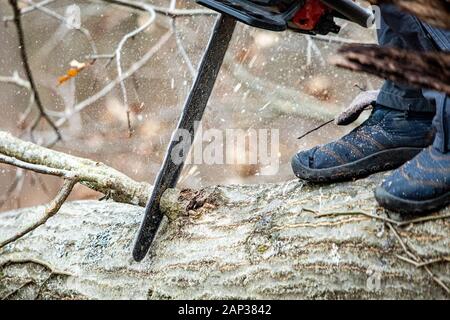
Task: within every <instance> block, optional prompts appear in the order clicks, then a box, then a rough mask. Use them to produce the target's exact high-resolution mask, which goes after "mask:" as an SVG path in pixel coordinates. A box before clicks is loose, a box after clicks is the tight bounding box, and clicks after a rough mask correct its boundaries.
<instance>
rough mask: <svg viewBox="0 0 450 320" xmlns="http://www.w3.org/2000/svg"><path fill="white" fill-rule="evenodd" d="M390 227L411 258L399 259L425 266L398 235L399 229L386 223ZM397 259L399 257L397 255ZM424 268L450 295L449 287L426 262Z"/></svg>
mask: <svg viewBox="0 0 450 320" xmlns="http://www.w3.org/2000/svg"><path fill="white" fill-rule="evenodd" d="M386 224H387V225H388V227H389V229H390V230H391V231H392V233H393V234H394V236H395V237H396V238H397V240H398V242H399V243H400V245H401V247H402V249H403V251H404V252H405V253H406V254H407V255H408V256H409V258H405V257H402V258H399V259H401V260H402V261H405V262H408V263H411V264H413V265H415V266H417V265H418V264H423V263H424V261H423V260H422V259H421V258H420V257H418V256H417V255H415V254H414V253H413V252H412V251H411V250H410V249H409V248H408V246H407V245H406V244H405V242H404V241H403V239H402V237H401V236H400V234H399V233H398V231H397V229H395V227H394V226H393V225H392V224H391V223H389V222H388V223H386ZM397 257H399V256H398V255H397ZM423 268H424V269H425V271H426V272H427V273H428V275H429V276H430V277H431V278H432V279H433V281H434V282H436V283H437V284H438V285H439V286H441V287H442V288H443V289H444V290H445V291H446V292H447V293H448V294H450V289H449V288H448V286H447V285H446V284H445V283H444V282H442V280H441V279H439V278H438V277H437V276H436V275H435V274H434V273H433V272H432V271H431V270H430V268H429V267H428V264H427V263H426V262H425V264H424V265H423Z"/></svg>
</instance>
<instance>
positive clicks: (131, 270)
mask: <svg viewBox="0 0 450 320" xmlns="http://www.w3.org/2000/svg"><path fill="white" fill-rule="evenodd" d="M381 178H382V175H377V176H373V177H371V178H368V179H365V180H360V181H357V182H350V183H342V184H336V185H330V186H310V185H307V184H303V183H301V182H297V181H291V182H288V183H284V184H273V185H259V186H216V187H209V188H205V189H203V190H201V191H197V192H196V191H192V190H184V191H177V190H169V191H168V192H166V193H165V195H164V197H163V201H162V208H163V210H164V212H165V213H166V215H167V217H168V218H166V219H165V221H164V223H163V226H162V228H161V230H160V232H159V234H158V236H157V239H156V241H155V243H154V245H153V247H152V248H151V253H150V255H149V256H148V257H147V258H146V259H144V261H143V262H141V263H136V262H134V261H132V258H131V247H132V243H133V238H134V236H135V233H136V231H137V229H138V225H139V222H140V220H141V218H142V213H143V209H142V208H141V207H138V206H131V205H127V204H119V203H114V202H97V201H80V202H72V203H67V204H65V205H64V206H63V207H62V209H61V211H60V212H59V213H58V214H57V215H56V216H54V217H53V218H51V219H50V220H49V221H48V222H47V224H45V225H43V226H41V227H39V228H38V229H36V230H35V231H33V232H32V233H30V234H29V235H27V236H26V237H24V238H22V239H20V240H18V241H16V242H14V243H12V244H10V245H8V246H6V247H5V248H4V249H3V251H1V252H0V298H2V297H3V298H7V299H18V298H31V299H52V298H58V299H60V298H64V299H71V298H80V299H147V298H149V299H158V298H187V299H190V298H193V299H206V298H221V299H222V298H251V299H262V298H269V299H271V298H275V299H290V298H293V299H298V298H319V299H323V298H331V299H341V298H384V299H406V298H415V299H422V298H424V299H428V298H431V299H447V298H449V295H448V293H447V292H446V291H445V289H444V288H443V286H440V285H439V284H438V282H441V283H442V284H443V285H444V287H445V286H448V285H449V283H450V266H449V264H448V263H447V262H448V257H449V256H450V245H449V235H450V222H449V221H448V220H446V219H439V220H434V221H427V222H422V223H414V224H410V225H407V226H404V225H400V224H395V223H393V222H392V224H391V226H394V228H395V229H394V230H397V231H398V235H399V237H400V239H403V241H404V242H405V245H406V246H407V247H408V248H409V250H410V251H411V252H414V254H416V255H417V257H420V259H421V260H420V261H422V262H423V261H428V260H430V259H431V260H432V259H436V258H439V260H441V261H442V262H440V263H434V264H430V265H427V266H426V267H417V266H414V265H413V264H411V263H408V262H405V261H404V260H405V259H404V260H401V259H399V258H398V256H402V257H407V254H406V253H405V252H404V250H403V249H402V247H401V246H400V243H399V237H397V236H396V235H395V232H393V229H391V228H389V227H388V225H387V222H386V221H387V220H385V221H382V220H381V219H399V217H398V216H392V215H391V216H390V217H388V216H387V215H386V214H385V213H384V212H382V211H380V210H378V211H379V212H376V206H375V201H374V199H373V196H372V189H373V188H374V186H375V185H376V184H377V183H379V181H380V180H381ZM42 209H43V208H42V207H38V208H28V209H20V210H17V211H13V212H8V213H3V214H0V235H1V236H0V237H1V238H3V237H10V236H11V235H13V234H14V233H15V232H17V231H18V230H19V229H20V228H23V227H25V226H27V225H29V224H31V223H32V222H33V221H35V220H36V219H38V215H39V214H38V213H40V212H42V211H43V210H42ZM349 213H352V214H349ZM360 213H366V215H362V214H360ZM367 214H374V215H377V217H381V218H371V217H369V216H367ZM442 214H444V215H445V212H444V213H440V214H438V215H440V216H442ZM446 259H447V260H446ZM446 261H447V262H446ZM426 270H428V271H430V272H428V271H426ZM432 274H433V275H434V277H432V276H431V275H432Z"/></svg>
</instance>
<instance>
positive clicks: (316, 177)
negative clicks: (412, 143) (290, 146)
mask: <svg viewBox="0 0 450 320" xmlns="http://www.w3.org/2000/svg"><path fill="white" fill-rule="evenodd" d="M422 150H423V148H395V149H388V150H383V151H380V152H377V153H374V154H371V155H370V156H367V157H365V158H362V159H359V160H357V161H354V162H350V163H347V164H344V165H341V166H337V167H332V168H326V169H311V168H307V167H305V166H303V165H302V164H301V163H300V162H299V161H298V160H297V157H296V156H295V157H294V158H293V159H292V169H293V171H294V173H295V175H296V176H297V177H298V178H300V179H303V180H306V181H310V182H315V183H324V182H336V181H345V180H353V179H359V178H364V177H367V176H369V175H371V174H374V173H376V172H381V171H386V170H392V169H395V168H398V167H399V166H401V165H402V164H404V163H405V162H407V161H409V160H411V159H412V158H414V157H415V156H416V155H417V154H419V153H420V152H421V151H422Z"/></svg>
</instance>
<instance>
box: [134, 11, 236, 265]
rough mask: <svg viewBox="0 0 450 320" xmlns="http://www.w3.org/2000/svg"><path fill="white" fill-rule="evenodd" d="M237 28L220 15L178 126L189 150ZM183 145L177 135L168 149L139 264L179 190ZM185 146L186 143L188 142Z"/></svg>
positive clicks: (139, 243) (140, 238)
mask: <svg viewBox="0 0 450 320" xmlns="http://www.w3.org/2000/svg"><path fill="white" fill-rule="evenodd" d="M235 27H236V20H235V19H234V18H232V17H230V16H228V15H219V17H218V18H217V20H216V23H215V25H214V29H213V32H212V35H211V38H210V40H209V43H208V46H207V49H206V51H205V53H204V55H203V58H202V61H201V63H200V67H199V69H198V73H197V77H196V78H195V81H194V84H193V85H192V88H191V91H190V93H189V96H188V98H187V100H186V102H185V105H184V109H183V113H182V115H181V118H180V120H179V122H178V127H177V131H178V130H183V131H187V132H189V134H190V138H191V140H190V142H189V143H190V144H189V146H188V147H189V148H190V146H191V144H192V143H193V141H194V135H195V127H194V124H195V122H197V121H200V120H201V119H202V117H203V113H204V112H205V108H206V105H207V104H208V100H209V97H210V95H211V92H212V90H213V87H214V83H215V81H216V78H217V75H218V74H219V71H220V67H221V66H222V62H223V59H224V57H225V53H226V51H227V49H228V46H229V43H230V41H231V37H232V36H233V32H234V29H235ZM177 131H175V132H174V133H176V132H177ZM178 132H180V131H178ZM179 143H180V142H179V140H178V139H176V135H175V134H174V135H173V136H172V138H171V141H170V144H169V147H168V149H167V152H166V156H165V158H164V162H163V165H162V167H161V170H160V171H159V173H158V175H157V178H156V182H155V185H154V187H153V191H152V195H151V197H150V200H149V201H148V203H147V206H146V208H145V215H144V219H143V220H142V223H141V226H140V228H139V232H138V234H137V237H136V240H135V244H134V249H133V258H134V259H135V260H136V261H141V260H142V259H144V257H145V256H146V254H147V252H148V250H149V249H150V246H151V244H152V241H153V239H154V238H155V235H156V232H157V231H158V228H159V225H160V224H161V221H162V218H163V213H162V212H161V209H160V200H161V197H162V195H163V193H164V191H166V190H167V189H169V188H174V187H175V186H176V184H177V182H178V178H179V177H180V174H181V171H182V170H183V166H184V162H185V160H186V158H187V156H188V151H186V150H185V152H184V153H183V155H182V161H181V163H179V162H180V161H177V163H175V162H174V161H173V159H172V152H173V151H174V149H175V147H176V146H177V145H178V144H179ZM182 143H186V141H183V142H182Z"/></svg>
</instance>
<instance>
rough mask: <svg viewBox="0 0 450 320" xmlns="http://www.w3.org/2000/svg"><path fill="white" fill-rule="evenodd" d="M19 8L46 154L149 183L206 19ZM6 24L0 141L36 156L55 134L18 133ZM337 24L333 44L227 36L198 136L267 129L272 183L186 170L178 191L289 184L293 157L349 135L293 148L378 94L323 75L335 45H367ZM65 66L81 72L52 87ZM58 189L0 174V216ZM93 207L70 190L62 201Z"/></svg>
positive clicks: (74, 5)
mask: <svg viewBox="0 0 450 320" xmlns="http://www.w3.org/2000/svg"><path fill="white" fill-rule="evenodd" d="M19 3H20V6H21V9H22V23H23V29H24V32H25V40H26V45H27V51H28V52H27V53H28V60H29V63H30V65H31V69H32V72H33V76H34V78H35V81H36V84H37V89H38V92H39V95H40V97H41V100H42V104H43V105H44V106H45V108H46V109H47V113H48V114H49V116H50V117H51V119H52V120H53V121H54V123H56V124H57V125H58V127H59V130H60V133H61V135H62V140H61V141H58V142H57V143H56V144H54V145H52V148H54V149H56V150H60V151H63V152H66V153H69V154H73V155H77V156H81V157H86V158H90V159H93V160H96V161H101V162H104V163H106V164H107V165H109V166H112V167H114V168H116V169H118V170H120V171H122V172H124V173H125V174H127V175H129V176H130V177H132V178H133V179H135V180H138V181H147V182H153V179H154V178H155V175H156V173H157V171H158V170H159V167H160V164H161V162H162V159H163V156H164V152H165V150H166V147H167V143H168V141H169V139H170V135H171V133H172V131H173V129H174V128H175V125H176V122H177V118H178V115H179V113H180V110H181V108H182V106H183V102H184V100H185V98H186V96H187V94H188V92H189V89H190V86H191V84H192V81H193V78H194V76H195V70H196V67H197V65H198V63H199V60H200V58H201V55H202V52H203V50H204V49H205V46H206V43H207V41H208V38H209V34H210V32H211V28H212V26H213V23H214V19H215V15H214V14H212V13H211V12H210V11H208V10H206V9H204V8H201V7H199V6H198V5H196V4H195V1H184V0H183V1H181V0H179V1H174V0H147V1H144V0H141V1H131V0H130V1H125V0H124V1H102V0H89V1H88V0H86V1H84V0H72V1H66V0H53V1H52V0H34V1H31V0H23V1H19ZM11 16H12V10H11V7H10V6H9V4H8V1H6V0H2V1H0V19H2V20H3V23H1V24H0V39H1V42H0V43H1V45H0V110H1V112H2V116H1V117H0V130H4V131H8V132H11V133H12V134H13V135H15V136H18V137H22V138H23V139H27V140H33V141H35V142H36V143H39V144H42V145H48V143H49V142H51V141H52V140H53V139H54V138H55V132H54V131H53V130H52V128H51V127H50V126H49V125H48V123H47V122H46V121H44V120H42V119H41V121H39V123H38V126H37V127H36V128H34V129H33V130H32V131H31V128H30V126H32V125H33V121H34V120H35V119H36V117H37V116H38V109H37V108H36V106H35V104H34V102H33V99H32V94H31V92H30V90H29V88H28V87H27V83H26V81H25V83H24V82H23V81H22V80H24V79H26V75H25V73H24V70H23V66H22V62H21V61H22V60H21V57H20V54H19V47H18V46H19V42H18V37H17V30H16V28H15V26H14V23H13V22H12V21H11ZM340 24H341V25H342V27H343V28H342V31H341V33H340V34H339V35H329V36H321V37H311V36H304V35H300V34H295V33H292V32H285V33H273V32H267V31H263V30H257V29H254V28H250V27H248V26H244V25H242V24H239V25H238V28H237V30H236V32H235V34H234V38H233V41H232V45H231V48H230V50H229V52H228V54H227V56H226V60H225V63H224V66H223V68H222V71H221V74H220V76H219V79H218V82H217V85H216V87H215V90H214V92H213V96H212V99H211V101H210V104H209V107H208V109H207V111H206V113H205V117H204V120H203V128H204V129H208V128H217V129H224V130H225V129H231V128H239V129H243V130H248V129H250V128H251V129H258V128H264V129H272V128H273V129H279V131H280V155H279V156H280V172H279V174H278V175H276V176H262V175H259V174H258V172H259V167H258V166H257V165H256V166H242V165H234V166H233V165H223V166H222V165H220V166H219V165H215V166H206V165H189V166H187V167H186V168H185V170H184V172H183V176H182V179H181V182H180V184H181V185H182V186H183V187H192V188H198V187H201V186H206V185H211V184H230V183H233V184H244V183H265V182H275V181H284V180H289V179H293V178H294V176H293V174H292V172H291V169H290V158H291V156H292V155H293V154H294V153H295V152H297V151H298V150H299V149H305V148H309V147H312V146H314V145H316V144H320V143H325V142H328V141H330V140H332V139H335V138H337V137H338V136H340V135H342V134H344V133H345V132H347V131H349V130H351V129H352V128H351V127H345V128H341V127H336V126H335V125H329V126H327V127H326V128H324V129H322V130H321V131H318V132H316V133H314V134H311V135H309V136H308V137H306V138H305V139H302V140H300V141H299V140H298V139H297V137H299V136H300V135H302V134H303V133H304V132H306V131H308V130H310V129H312V128H314V127H315V126H317V125H319V124H321V123H323V122H324V121H326V120H330V119H333V117H334V116H335V115H336V114H338V113H339V112H340V111H341V110H342V109H343V108H344V107H346V106H347V105H348V104H349V103H350V102H351V101H352V100H353V98H354V97H355V96H356V95H357V94H358V93H359V92H360V90H361V89H373V88H377V87H378V86H379V85H380V80H378V79H375V78H372V77H370V76H366V75H361V74H355V73H351V72H347V71H345V70H342V69H338V68H336V67H333V66H331V65H329V64H328V63H327V60H328V58H329V57H330V55H332V54H333V53H335V51H336V50H337V48H339V47H340V46H341V45H342V44H343V43H352V42H363V43H373V42H375V41H376V33H375V30H366V29H363V28H360V27H358V26H355V25H352V24H350V23H347V22H345V21H340ZM118 58H120V59H118ZM73 60H76V61H78V62H79V63H80V64H79V65H78V68H81V69H82V70H80V72H79V73H78V74H77V75H76V76H74V77H68V79H67V81H65V82H63V83H61V84H59V82H62V78H61V77H62V76H64V75H66V73H67V72H68V70H69V69H70V68H71V62H72V61H73ZM118 60H119V62H120V66H121V68H118V63H117V62H118ZM83 64H85V65H83ZM72 67H73V66H72ZM120 69H122V70H123V71H122V73H123V75H122V76H124V77H126V79H125V80H124V81H123V85H124V88H121V83H120V81H118V80H117V79H118V77H120V74H119V73H120V71H119V70H120ZM122 89H125V95H124V91H123V90H122ZM127 111H128V112H129V116H130V120H131V127H132V130H133V133H132V135H131V137H130V135H129V129H128V121H127ZM60 184H61V181H60V179H58V178H53V177H50V176H40V175H38V174H36V173H33V172H26V171H24V170H21V169H16V168H15V167H11V166H2V165H0V211H5V210H9V209H13V208H17V207H24V206H31V205H36V204H41V203H46V202H48V201H49V200H50V199H52V198H53V197H54V194H55V193H56V192H57V190H58V189H59V187H60ZM99 197H100V194H97V193H95V192H94V191H92V190H90V189H88V188H85V187H83V186H81V185H78V186H77V187H76V188H75V190H74V192H72V194H71V196H70V199H71V200H74V199H95V198H99Z"/></svg>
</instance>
